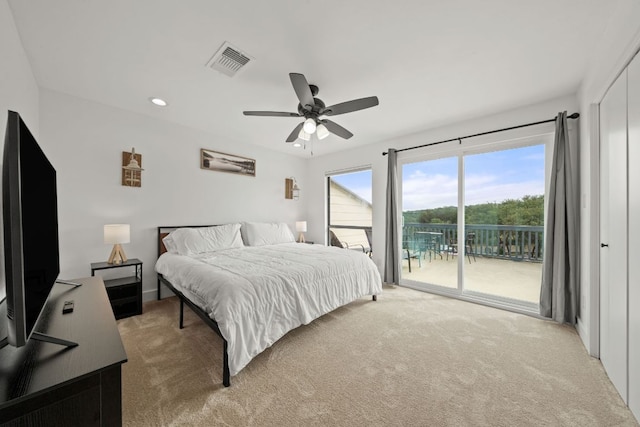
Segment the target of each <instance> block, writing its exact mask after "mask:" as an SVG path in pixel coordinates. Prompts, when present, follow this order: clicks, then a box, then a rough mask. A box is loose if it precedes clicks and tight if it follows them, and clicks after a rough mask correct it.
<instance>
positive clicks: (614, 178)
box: [600, 71, 628, 403]
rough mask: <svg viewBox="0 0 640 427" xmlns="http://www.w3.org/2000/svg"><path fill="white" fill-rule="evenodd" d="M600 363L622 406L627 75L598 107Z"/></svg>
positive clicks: (624, 377)
mask: <svg viewBox="0 0 640 427" xmlns="http://www.w3.org/2000/svg"><path fill="white" fill-rule="evenodd" d="M600 177H601V182H600V195H601V199H600V240H601V243H602V244H603V245H608V246H604V247H602V248H601V249H600V359H601V361H602V365H603V366H604V368H605V370H606V371H607V374H608V375H609V378H610V379H611V382H612V383H613V385H614V386H615V387H616V389H617V390H618V393H620V396H621V397H622V399H623V400H624V401H625V403H627V397H628V395H627V232H628V230H627V224H628V221H627V74H626V71H625V72H623V73H622V74H621V75H620V77H618V79H617V80H616V82H615V83H614V84H613V85H612V86H611V88H610V89H609V91H608V92H607V94H606V96H605V98H604V99H603V100H602V102H601V103H600Z"/></svg>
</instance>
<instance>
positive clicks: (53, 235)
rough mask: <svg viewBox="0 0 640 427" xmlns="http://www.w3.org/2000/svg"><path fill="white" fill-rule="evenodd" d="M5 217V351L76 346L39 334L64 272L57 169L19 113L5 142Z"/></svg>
mask: <svg viewBox="0 0 640 427" xmlns="http://www.w3.org/2000/svg"><path fill="white" fill-rule="evenodd" d="M2 218H3V227H4V228H3V230H4V266H5V293H6V304H7V337H6V338H4V337H0V340H1V341H0V347H3V346H4V345H6V344H10V345H12V346H14V347H21V346H23V345H25V344H26V343H27V341H28V340H29V339H30V338H36V336H37V339H39V340H43V341H52V342H57V341H62V342H58V343H60V344H64V345H69V344H71V345H74V343H69V342H65V341H64V340H58V339H56V338H53V337H48V336H46V335H43V334H39V333H37V332H35V331H34V326H35V325H36V322H37V321H38V317H39V316H40V313H41V312H42V309H43V307H44V305H45V303H46V301H47V298H48V296H49V293H50V291H51V288H52V287H53V285H54V284H55V282H56V279H57V278H58V274H59V273H60V257H59V246H58V201H57V188H56V170H55V169H54V167H53V165H52V164H51V163H50V162H49V160H48V159H47V156H46V155H45V154H44V152H43V151H42V149H41V148H40V146H39V145H38V142H37V141H36V139H35V138H34V136H33V135H32V134H31V132H30V131H29V128H28V127H27V125H26V124H25V122H24V121H23V120H22V118H21V117H20V115H19V114H18V113H16V112H15V111H9V112H8V117H7V129H6V134H5V139H4V152H3V163H2ZM43 337H44V338H43ZM48 338H52V339H48Z"/></svg>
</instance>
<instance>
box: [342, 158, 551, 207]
mask: <svg viewBox="0 0 640 427" xmlns="http://www.w3.org/2000/svg"><path fill="white" fill-rule="evenodd" d="M465 169H466V171H465V172H466V173H465V176H466V182H465V186H466V187H465V192H466V203H465V204H466V205H475V204H480V203H487V202H498V203H499V202H501V201H503V200H506V199H519V198H522V196H527V195H528V196H533V195H542V194H544V145H534V146H529V147H522V148H514V149H510V150H501V151H495V152H489V153H482V154H474V155H467V156H466V157H465ZM457 173H458V159H457V157H450V158H445V159H439V160H430V161H426V162H418V163H410V164H405V165H404V166H403V167H402V180H403V194H402V201H403V206H402V210H403V211H407V210H419V209H428V208H436V207H441V206H455V205H456V204H457V201H458V178H457ZM333 179H334V180H335V181H337V182H338V183H340V184H341V185H343V186H345V187H347V188H349V189H350V190H351V191H353V192H354V193H356V194H358V195H359V196H360V197H362V198H363V199H365V200H368V201H369V202H371V171H362V172H353V173H348V174H342V175H336V176H333Z"/></svg>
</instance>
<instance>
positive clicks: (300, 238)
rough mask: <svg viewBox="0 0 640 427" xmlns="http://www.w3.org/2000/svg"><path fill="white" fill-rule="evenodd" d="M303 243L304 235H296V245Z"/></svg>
mask: <svg viewBox="0 0 640 427" xmlns="http://www.w3.org/2000/svg"><path fill="white" fill-rule="evenodd" d="M304 242H305V240H304V233H300V234H299V235H298V243H304Z"/></svg>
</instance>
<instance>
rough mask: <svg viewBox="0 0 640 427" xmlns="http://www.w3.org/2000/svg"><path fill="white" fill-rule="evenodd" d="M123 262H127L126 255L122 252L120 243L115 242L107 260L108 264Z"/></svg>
mask: <svg viewBox="0 0 640 427" xmlns="http://www.w3.org/2000/svg"><path fill="white" fill-rule="evenodd" d="M123 262H127V256H126V255H125V254H124V249H122V246H120V243H116V244H115V245H113V249H112V250H111V256H110V257H109V260H108V261H107V263H108V264H122V263H123Z"/></svg>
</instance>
